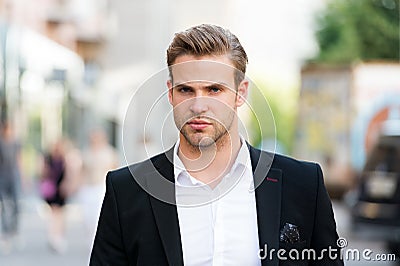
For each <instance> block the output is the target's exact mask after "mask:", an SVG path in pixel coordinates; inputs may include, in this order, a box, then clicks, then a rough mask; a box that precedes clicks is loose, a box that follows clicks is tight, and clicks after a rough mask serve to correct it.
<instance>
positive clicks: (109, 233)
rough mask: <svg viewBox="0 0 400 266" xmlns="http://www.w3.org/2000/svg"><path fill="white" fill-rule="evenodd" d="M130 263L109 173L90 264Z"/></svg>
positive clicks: (96, 265)
mask: <svg viewBox="0 0 400 266" xmlns="http://www.w3.org/2000/svg"><path fill="white" fill-rule="evenodd" d="M128 264H129V263H128V258H127V256H126V252H125V250H124V245H123V241H122V234H121V226H120V221H119V212H118V204H117V200H116V197H115V190H114V187H113V183H112V177H111V174H110V173H108V174H107V178H106V194H105V197H104V201H103V205H102V207H101V213H100V218H99V222H98V225H97V232H96V237H95V240H94V244H93V248H92V253H91V255H90V263H89V265H91V266H98V265H104V266H106V265H107V266H108V265H109V266H114V265H115V266H122V265H128Z"/></svg>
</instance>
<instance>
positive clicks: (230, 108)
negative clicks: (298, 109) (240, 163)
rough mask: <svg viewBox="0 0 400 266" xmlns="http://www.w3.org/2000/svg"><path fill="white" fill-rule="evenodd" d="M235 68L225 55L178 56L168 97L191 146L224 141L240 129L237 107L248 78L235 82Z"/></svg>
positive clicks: (207, 145)
mask: <svg viewBox="0 0 400 266" xmlns="http://www.w3.org/2000/svg"><path fill="white" fill-rule="evenodd" d="M235 71H237V70H236V69H235V68H234V67H233V64H232V62H231V60H230V59H229V58H228V57H227V56H225V55H222V56H204V57H194V56H190V55H182V56H179V57H178V58H177V59H176V60H175V62H174V66H172V68H171V72H172V76H173V83H172V81H168V82H167V85H168V89H169V92H168V98H169V101H170V103H171V105H172V106H173V113H174V120H175V124H176V126H177V128H178V130H179V131H180V133H181V135H182V136H183V137H184V138H185V140H186V141H187V143H189V144H190V145H191V146H193V147H199V148H200V147H209V146H211V145H213V144H214V143H218V142H220V143H223V141H224V140H226V139H227V138H229V134H230V132H232V130H237V116H236V115H237V107H238V106H241V105H242V104H243V103H244V102H245V98H246V96H247V87H248V82H247V81H243V82H241V83H240V84H239V86H237V85H236V86H235V79H234V74H235Z"/></svg>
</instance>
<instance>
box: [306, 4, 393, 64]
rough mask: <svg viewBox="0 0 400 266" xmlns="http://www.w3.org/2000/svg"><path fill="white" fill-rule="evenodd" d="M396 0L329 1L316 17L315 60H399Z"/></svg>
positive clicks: (336, 61)
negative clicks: (317, 51) (316, 52)
mask: <svg viewBox="0 0 400 266" xmlns="http://www.w3.org/2000/svg"><path fill="white" fill-rule="evenodd" d="M399 6H400V4H399V1H398V0H331V1H330V2H329V3H328V5H327V8H326V9H325V11H323V12H322V14H321V15H320V16H318V17H317V25H318V29H317V30H316V33H315V35H316V38H317V42H318V46H319V54H318V55H317V56H316V57H315V58H314V59H312V61H317V62H331V63H349V62H352V61H354V60H358V59H360V60H371V59H388V60H399V59H400V37H399V34H400V28H399V21H400V20H399V14H400V11H399Z"/></svg>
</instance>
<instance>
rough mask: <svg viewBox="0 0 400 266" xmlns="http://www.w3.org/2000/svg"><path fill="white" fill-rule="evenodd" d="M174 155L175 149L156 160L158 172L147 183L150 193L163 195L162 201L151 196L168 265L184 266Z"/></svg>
mask: <svg viewBox="0 0 400 266" xmlns="http://www.w3.org/2000/svg"><path fill="white" fill-rule="evenodd" d="M172 155H173V148H172V149H170V150H169V151H167V152H166V153H165V154H163V155H161V157H159V158H157V159H156V160H154V161H153V162H152V163H153V165H154V167H155V169H156V171H154V172H152V173H151V174H150V175H149V176H147V178H146V181H147V185H148V186H149V189H150V190H149V191H152V192H155V193H152V194H153V195H154V196H155V195H161V200H160V197H154V196H151V195H150V202H151V207H152V209H153V214H154V217H155V220H156V224H157V227H158V230H159V233H160V237H161V241H162V244H163V246H164V250H165V254H166V256H167V260H168V264H169V265H183V253H182V243H181V234H180V229H179V222H178V212H177V208H176V205H175V185H174V171H173V164H172V158H173V156H172ZM160 180H162V181H160ZM160 182H161V183H162V184H161V183H160ZM157 193H161V194H157ZM165 201H167V202H165Z"/></svg>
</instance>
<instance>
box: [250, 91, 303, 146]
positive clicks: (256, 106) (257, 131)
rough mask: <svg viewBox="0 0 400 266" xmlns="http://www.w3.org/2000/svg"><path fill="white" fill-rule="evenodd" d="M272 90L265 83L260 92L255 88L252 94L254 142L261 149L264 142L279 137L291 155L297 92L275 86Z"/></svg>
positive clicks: (251, 125)
mask: <svg viewBox="0 0 400 266" xmlns="http://www.w3.org/2000/svg"><path fill="white" fill-rule="evenodd" d="M272 87H273V86H271V85H265V84H262V85H261V86H260V87H258V88H257V89H256V88H252V92H251V93H250V97H249V101H250V105H251V107H252V109H253V113H252V115H251V116H250V120H249V129H250V132H251V134H252V135H251V143H252V144H253V145H255V146H257V147H260V145H261V142H262V140H263V139H264V140H266V139H272V140H274V139H275V138H276V140H277V141H278V142H279V144H280V145H282V148H283V150H284V151H285V152H286V153H290V152H291V151H292V148H293V139H294V127H295V119H296V115H297V106H296V103H297V96H298V95H297V91H296V90H295V89H288V88H276V87H275V86H274V89H273V90H272V89H271V88H272ZM265 99H267V102H266V100H265ZM267 103H268V105H269V106H268V105H267Z"/></svg>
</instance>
